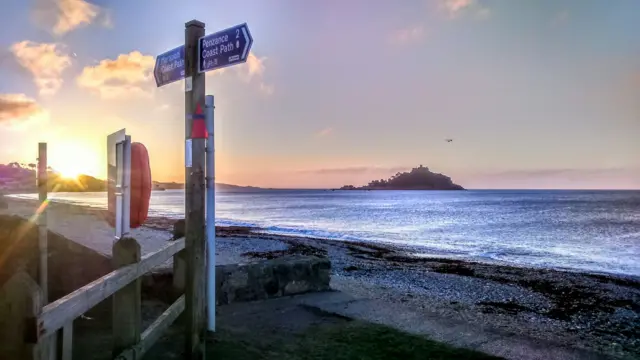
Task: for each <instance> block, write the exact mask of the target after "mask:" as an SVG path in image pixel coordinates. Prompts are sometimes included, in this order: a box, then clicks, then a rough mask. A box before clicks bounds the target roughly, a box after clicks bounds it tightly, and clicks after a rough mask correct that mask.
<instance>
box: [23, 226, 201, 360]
mask: <svg viewBox="0 0 640 360" xmlns="http://www.w3.org/2000/svg"><path fill="white" fill-rule="evenodd" d="M184 250H185V239H184V238H181V239H178V240H175V241H172V242H170V243H168V244H167V245H165V246H164V247H163V248H162V249H160V250H158V251H156V252H154V253H152V254H148V255H145V256H144V257H141V256H140V245H139V244H138V242H137V241H136V240H135V239H132V238H124V239H121V240H119V241H117V242H116V243H115V244H114V247H113V264H114V268H115V270H113V271H112V272H110V273H109V274H107V275H105V276H103V277H101V278H99V279H97V280H95V281H93V282H91V283H89V284H87V285H85V286H83V287H81V288H79V289H78V290H76V291H74V292H72V293H70V294H68V295H66V296H64V297H62V298H60V299H58V300H56V301H54V302H52V303H50V304H47V305H45V306H42V301H40V300H39V299H41V296H42V294H41V292H42V291H41V290H40V293H38V292H34V291H33V290H31V291H30V293H29V294H28V295H27V298H30V300H31V301H30V303H31V304H33V306H31V308H29V309H28V311H27V313H28V315H26V316H27V319H26V320H25V325H24V326H25V332H24V333H25V344H23V348H24V349H30V348H34V349H35V351H30V350H27V351H26V355H24V357H23V358H26V359H33V360H54V359H61V360H71V358H72V350H73V349H72V346H73V339H72V333H73V321H74V320H75V319H76V318H78V317H80V316H81V315H83V314H84V313H86V312H87V311H89V310H90V309H91V308H93V307H94V306H96V305H98V304H99V303H101V302H102V301H104V300H106V299H107V298H109V297H111V296H112V297H113V299H112V300H113V314H112V317H113V319H112V321H113V324H112V325H113V326H112V332H113V349H112V351H113V356H114V358H116V359H119V360H125V359H131V360H132V359H141V358H142V356H143V355H144V354H145V353H146V352H147V351H148V350H149V349H150V348H151V346H152V345H153V344H154V343H155V342H156V340H157V339H158V338H159V337H160V336H161V335H162V333H163V332H164V331H165V330H166V329H167V328H168V327H169V326H170V325H171V324H172V323H173V322H174V321H175V320H176V318H177V317H178V316H179V315H180V314H181V313H182V312H183V311H184V310H185V303H186V302H185V294H183V295H182V296H180V297H179V298H178V300H176V301H175V302H174V303H173V304H172V305H171V306H170V307H169V308H168V309H167V310H166V311H165V312H164V313H163V314H162V315H161V316H160V317H158V319H156V321H154V322H153V323H152V324H151V325H150V326H149V327H148V328H147V329H146V330H144V332H142V325H141V324H142V317H141V309H142V300H141V276H143V275H144V274H145V273H147V272H149V271H150V270H151V269H153V268H155V267H157V266H159V265H162V264H163V263H165V262H166V261H167V260H169V259H171V258H172V257H173V258H174V262H177V261H178V257H179V256H181V255H182V254H181V252H182V251H184ZM21 276H27V275H26V274H23V275H21ZM34 285H35V283H33V284H29V285H28V286H29V289H33V288H34ZM35 286H36V287H37V285H35ZM23 287H24V286H23ZM23 292H24V291H23ZM199 296H201V295H199ZM199 300H200V301H204V300H203V299H199ZM190 308H191V307H190ZM194 311H196V310H194ZM34 321H35V323H34ZM185 331H190V330H189V326H187V327H186V329H185ZM57 337H61V341H60V342H58V339H57ZM192 338H193V336H187V339H192ZM58 344H60V345H58ZM22 352H23V353H25V350H22Z"/></svg>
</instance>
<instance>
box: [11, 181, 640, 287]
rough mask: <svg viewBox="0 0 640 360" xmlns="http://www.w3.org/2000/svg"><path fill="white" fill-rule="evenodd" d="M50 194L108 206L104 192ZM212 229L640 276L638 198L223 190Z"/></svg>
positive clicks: (620, 194)
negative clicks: (238, 228) (228, 228)
mask: <svg viewBox="0 0 640 360" xmlns="http://www.w3.org/2000/svg"><path fill="white" fill-rule="evenodd" d="M14 196H17V197H22V198H36V196H37V195H34V194H25V195H14ZM49 197H50V199H51V200H52V201H57V202H65V203H73V204H78V205H85V206H92V207H97V208H106V203H107V198H106V193H52V194H50V195H49ZM149 215H150V216H163V217H169V218H176V219H177V218H183V217H184V191H183V190H166V191H154V192H152V195H151V203H150V209H149ZM216 224H217V225H240V226H252V227H259V228H261V231H264V232H268V233H274V234H286V235H295V236H308V237H316V238H326V239H333V240H339V241H346V242H347V241H359V242H371V243H383V244H392V245H395V246H398V247H401V248H403V249H405V250H406V251H408V252H410V253H412V254H415V255H416V256H425V257H429V256H431V257H445V258H455V259H466V260H475V261H484V262H492V263H501V264H510V265H516V266H526V267H542V268H554V269H564V270H573V271H587V272H593V273H609V274H619V275H630V276H633V277H636V276H640V191H564V190H558V191H547V190H535V191H533V190H522V191H517V190H499V191H498V190H477V191H475V190H469V191H327V190H256V191H243V192H218V193H217V194H216Z"/></svg>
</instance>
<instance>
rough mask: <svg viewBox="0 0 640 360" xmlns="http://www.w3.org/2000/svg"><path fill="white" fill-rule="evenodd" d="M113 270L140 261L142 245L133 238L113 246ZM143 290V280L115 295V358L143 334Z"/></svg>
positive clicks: (112, 329)
mask: <svg viewBox="0 0 640 360" xmlns="http://www.w3.org/2000/svg"><path fill="white" fill-rule="evenodd" d="M112 253H113V259H112V261H113V267H114V268H116V269H118V268H123V267H125V266H127V265H131V264H137V263H139V262H140V244H138V242H137V241H136V239H133V238H123V239H120V240H118V241H116V243H115V244H113V251H112ZM141 297H142V288H141V282H140V278H137V279H135V280H134V281H132V282H131V283H130V284H129V285H127V286H125V287H123V288H122V289H120V290H118V291H116V293H115V294H113V313H112V315H111V316H112V321H113V322H112V327H111V331H112V333H113V356H118V354H120V353H121V352H122V351H123V350H125V349H127V348H129V347H131V346H134V345H135V344H137V343H138V342H139V341H140V333H141V332H142V315H141V311H142V303H141Z"/></svg>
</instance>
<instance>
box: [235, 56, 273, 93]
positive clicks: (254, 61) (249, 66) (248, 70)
mask: <svg viewBox="0 0 640 360" xmlns="http://www.w3.org/2000/svg"><path fill="white" fill-rule="evenodd" d="M266 60H267V58H266V57H261V58H259V57H257V56H256V55H255V54H254V53H252V52H250V53H249V56H248V57H247V62H246V63H244V64H242V65H240V66H238V73H239V74H240V78H241V79H243V80H244V81H246V82H251V81H252V80H253V79H254V78H255V79H259V89H260V91H262V92H263V93H265V94H267V95H271V94H273V92H274V90H275V89H274V86H273V85H269V84H267V83H265V82H264V81H263V79H262V78H263V76H264V73H265V70H266V67H265V64H264V63H265V61H266Z"/></svg>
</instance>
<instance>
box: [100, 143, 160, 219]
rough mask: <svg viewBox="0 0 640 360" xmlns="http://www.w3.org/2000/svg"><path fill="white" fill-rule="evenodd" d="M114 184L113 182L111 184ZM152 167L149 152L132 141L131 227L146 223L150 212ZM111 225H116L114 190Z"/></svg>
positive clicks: (111, 202) (110, 209) (111, 205)
mask: <svg viewBox="0 0 640 360" xmlns="http://www.w3.org/2000/svg"><path fill="white" fill-rule="evenodd" d="M114 185H115V184H114ZM109 186H112V184H109ZM151 187H152V183H151V167H150V165H149V153H148V152H147V148H146V147H145V146H144V145H143V144H141V143H135V142H134V143H131V210H130V217H129V223H130V224H129V227H130V228H132V229H135V228H137V227H140V226H141V225H142V224H144V222H145V220H147V216H148V214H149V200H150V199H151ZM108 202H109V207H108V209H109V215H108V217H107V220H108V222H109V225H111V226H115V217H116V215H115V211H116V210H115V209H116V206H115V202H116V197H115V194H114V192H113V191H110V192H109V199H108Z"/></svg>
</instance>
